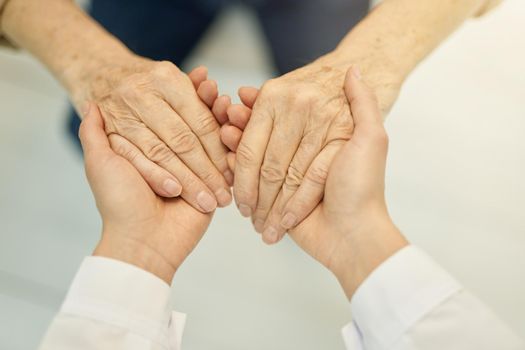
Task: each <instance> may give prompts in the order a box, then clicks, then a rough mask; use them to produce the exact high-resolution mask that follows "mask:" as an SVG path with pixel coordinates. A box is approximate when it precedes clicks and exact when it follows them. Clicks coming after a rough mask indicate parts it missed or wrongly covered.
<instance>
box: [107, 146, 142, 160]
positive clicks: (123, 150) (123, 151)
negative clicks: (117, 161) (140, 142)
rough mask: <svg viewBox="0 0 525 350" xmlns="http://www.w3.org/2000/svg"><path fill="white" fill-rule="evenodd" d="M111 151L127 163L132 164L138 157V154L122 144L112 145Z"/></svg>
mask: <svg viewBox="0 0 525 350" xmlns="http://www.w3.org/2000/svg"><path fill="white" fill-rule="evenodd" d="M113 144H114V146H113V147H112V148H113V150H114V151H115V152H116V153H117V154H118V155H119V156H121V157H123V158H125V159H127V160H128V161H129V162H131V163H133V162H134V161H135V159H136V158H137V157H138V153H137V152H136V151H135V150H133V149H131V148H129V147H127V146H126V145H125V144H124V143H123V142H118V143H116V144H115V143H113Z"/></svg>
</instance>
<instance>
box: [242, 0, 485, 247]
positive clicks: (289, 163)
mask: <svg viewBox="0 0 525 350" xmlns="http://www.w3.org/2000/svg"><path fill="white" fill-rule="evenodd" d="M494 4H495V1H494V0H491V1H488V0H461V1H460V0H385V1H384V2H383V3H382V4H381V5H379V6H378V7H377V8H375V9H374V10H373V11H372V12H371V13H370V14H369V15H368V16H367V17H366V18H365V19H364V20H363V21H361V22H360V23H359V24H358V25H357V26H356V27H355V28H354V29H352V30H351V31H350V33H349V34H348V35H347V36H346V37H345V38H344V39H343V40H342V42H341V43H340V45H339V46H338V47H337V48H336V49H335V50H334V51H333V52H331V53H329V54H327V55H325V56H323V57H321V58H320V59H318V60H317V61H315V62H313V63H311V64H309V65H307V66H304V67H302V68H300V69H297V70H295V71H293V72H291V73H288V74H286V75H284V76H282V77H279V78H276V79H273V80H270V81H268V82H267V83H266V84H265V85H264V86H263V87H262V88H261V90H260V93H259V94H258V97H257V102H256V103H255V105H254V107H253V116H252V118H251V120H250V123H249V124H248V125H247V126H246V130H245V132H244V134H243V136H242V139H241V142H240V144H239V147H238V149H237V165H236V168H235V179H236V181H235V186H234V197H235V199H236V202H237V205H238V207H239V209H240V211H241V213H242V214H243V215H244V216H251V217H252V221H253V222H254V224H255V228H256V230H258V231H260V232H262V233H263V239H265V241H266V242H269V243H275V242H277V241H279V240H280V239H281V238H282V237H283V235H284V233H285V232H286V230H287V229H290V228H292V227H294V226H295V225H297V224H298V223H299V222H301V221H302V220H303V219H304V218H305V217H306V216H307V214H308V213H309V212H310V211H311V210H313V209H314V207H315V205H316V204H317V203H318V202H319V201H320V200H321V199H322V197H323V191H324V184H325V183H326V176H327V173H328V168H329V166H330V164H331V163H332V159H333V157H334V155H335V154H336V153H337V151H338V149H339V148H340V147H341V145H342V143H344V141H346V140H348V139H350V137H351V136H352V132H353V124H352V116H351V115H350V109H349V108H348V101H347V100H346V98H345V97H344V94H343V93H342V89H341V87H342V86H343V81H344V77H345V73H346V71H347V70H348V68H349V67H350V66H351V65H353V64H355V65H357V66H359V67H360V69H361V71H362V73H363V79H364V80H365V81H366V82H367V84H368V85H370V86H371V87H372V89H373V90H374V92H375V94H376V95H377V97H378V100H379V104H380V107H381V111H382V113H383V115H386V113H387V112H388V111H389V110H390V108H391V107H392V105H393V103H394V102H395V100H396V98H397V96H398V94H399V90H400V88H401V85H402V84H403V81H404V80H405V79H406V77H407V76H408V74H409V73H410V72H411V71H412V70H413V69H414V68H415V67H416V65H417V64H418V63H419V62H420V61H421V60H422V59H423V58H424V57H425V56H426V55H428V54H429V53H430V52H431V51H432V50H433V49H434V48H435V47H437V46H438V44H439V43H440V42H441V41H443V40H444V39H445V38H446V37H447V36H448V35H449V34H450V33H452V32H453V31H454V30H455V29H456V28H457V27H459V26H460V25H461V23H462V22H464V21H465V20H466V19H467V18H470V17H473V16H476V15H478V14H480V13H481V12H483V11H484V10H486V9H487V8H489V7H490V6H493V5H494ZM296 150H297V151H296ZM292 198H294V200H295V203H304V205H302V206H301V209H299V206H296V208H295V209H294V208H291V212H290V213H286V208H287V204H286V203H288V202H289V201H290V200H292ZM287 214H288V217H287V218H285V215H287Z"/></svg>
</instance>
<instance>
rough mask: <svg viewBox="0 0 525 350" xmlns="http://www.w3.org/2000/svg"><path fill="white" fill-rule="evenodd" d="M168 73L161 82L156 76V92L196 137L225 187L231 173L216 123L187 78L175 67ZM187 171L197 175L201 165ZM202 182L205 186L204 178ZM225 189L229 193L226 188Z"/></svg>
mask: <svg viewBox="0 0 525 350" xmlns="http://www.w3.org/2000/svg"><path fill="white" fill-rule="evenodd" d="M170 72H171V74H169V73H168V74H167V75H168V78H163V79H162V78H160V77H162V76H163V75H159V82H158V84H159V87H158V88H159V90H160V91H163V92H164V97H165V98H166V101H167V102H168V104H169V105H170V106H171V108H172V109H173V110H174V111H176V112H177V113H178V115H179V116H180V117H181V118H182V120H183V121H184V122H185V123H186V124H187V125H188V126H189V128H190V129H191V130H192V132H193V134H195V135H196V136H197V138H198V140H199V142H200V144H201V145H202V147H203V148H204V150H205V152H206V154H207V155H208V157H209V159H210V160H211V161H212V163H213V164H214V165H215V167H216V169H217V170H218V171H219V173H220V174H222V175H223V177H224V178H225V180H224V182H225V183H226V184H227V185H228V184H229V183H230V179H232V178H233V174H231V172H230V169H229V168H228V162H227V161H226V154H227V152H228V150H227V148H226V147H225V146H224V145H223V144H222V142H221V139H220V132H219V129H220V125H219V123H218V122H217V120H216V119H215V117H214V116H213V114H212V113H211V111H210V109H209V108H208V107H207V106H206V105H205V104H204V103H203V102H202V101H200V99H199V97H198V95H197V92H196V91H195V90H194V89H193V88H192V87H191V82H190V79H189V78H188V77H187V76H185V75H184V74H181V72H180V71H179V70H178V69H177V68H176V67H175V66H173V67H172V68H171V69H170ZM174 83H176V84H177V88H176V89H174V88H173V84H174ZM169 145H170V147H171V148H175V147H177V144H169ZM190 168H191V169H192V170H193V171H194V172H195V173H196V174H197V172H199V171H201V170H200V169H201V168H202V164H200V165H199V167H197V168H194V167H193V166H190ZM202 179H203V180H204V181H205V182H206V183H207V184H208V181H207V179H205V178H202ZM214 179H215V178H214ZM227 188H228V190H229V186H228V187H227Z"/></svg>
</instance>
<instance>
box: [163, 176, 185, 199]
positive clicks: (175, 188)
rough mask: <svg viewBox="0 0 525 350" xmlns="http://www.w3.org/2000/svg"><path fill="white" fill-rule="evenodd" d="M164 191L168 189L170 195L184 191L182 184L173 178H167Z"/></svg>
mask: <svg viewBox="0 0 525 350" xmlns="http://www.w3.org/2000/svg"><path fill="white" fill-rule="evenodd" d="M163 187H164V191H166V192H167V193H168V194H169V195H170V196H172V197H177V196H178V195H180V193H181V192H182V186H181V185H180V184H179V183H178V182H177V181H175V180H173V179H167V180H166V181H164V185H163Z"/></svg>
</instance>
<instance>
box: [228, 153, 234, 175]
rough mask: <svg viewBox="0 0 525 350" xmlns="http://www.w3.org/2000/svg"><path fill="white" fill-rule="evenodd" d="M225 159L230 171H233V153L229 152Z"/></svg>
mask: <svg viewBox="0 0 525 350" xmlns="http://www.w3.org/2000/svg"><path fill="white" fill-rule="evenodd" d="M226 157H227V159H228V166H229V167H230V170H231V171H235V153H233V152H230V153H228V155H227V156H226Z"/></svg>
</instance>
